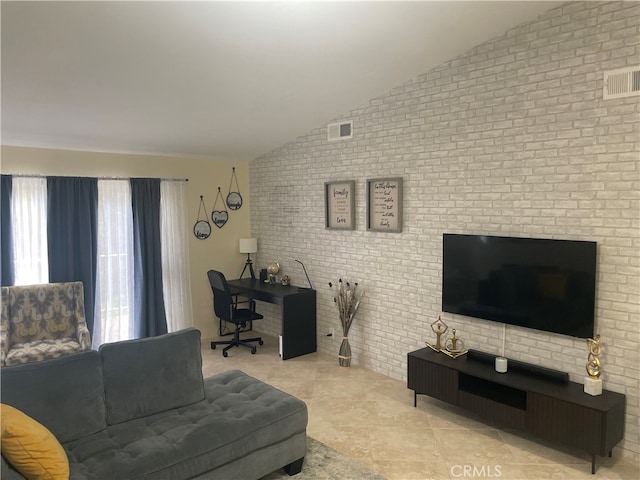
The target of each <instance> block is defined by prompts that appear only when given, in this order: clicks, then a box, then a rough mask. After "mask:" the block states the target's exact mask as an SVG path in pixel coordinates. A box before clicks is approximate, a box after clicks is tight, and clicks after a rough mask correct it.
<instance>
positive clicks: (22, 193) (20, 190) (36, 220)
mask: <svg viewBox="0 0 640 480" xmlns="http://www.w3.org/2000/svg"><path fill="white" fill-rule="evenodd" d="M11 220H12V221H11V223H12V229H13V238H14V253H13V255H14V262H15V263H14V265H15V284H16V285H34V284H37V283H47V282H48V281H49V262H48V252H47V179H46V178H44V177H17V176H14V177H13V192H12V195H11Z"/></svg>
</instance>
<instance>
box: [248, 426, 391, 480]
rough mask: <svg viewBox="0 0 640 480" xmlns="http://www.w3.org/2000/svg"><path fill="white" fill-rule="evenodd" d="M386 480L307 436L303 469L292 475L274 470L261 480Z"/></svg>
mask: <svg viewBox="0 0 640 480" xmlns="http://www.w3.org/2000/svg"><path fill="white" fill-rule="evenodd" d="M281 479H289V480H294V479H295V480H346V479H350V480H351V479H352V480H385V478H384V477H381V476H380V475H377V474H375V473H373V472H372V471H371V470H369V469H367V468H366V467H364V466H363V465H360V464H359V463H358V462H356V461H354V460H351V459H349V458H347V457H345V456H344V455H343V454H341V453H339V452H336V451H335V450H333V449H332V448H330V447H327V446H326V445H325V444H324V443H322V442H319V441H317V440H314V439H313V438H311V437H307V455H306V456H305V457H304V464H303V465H302V471H301V472H300V473H299V474H297V475H294V476H293V477H290V476H289V475H287V474H286V473H284V470H282V469H281V470H278V471H277V472H273V473H271V474H269V475H267V476H266V477H263V478H261V479H260V480H281Z"/></svg>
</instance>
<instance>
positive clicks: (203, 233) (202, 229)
mask: <svg viewBox="0 0 640 480" xmlns="http://www.w3.org/2000/svg"><path fill="white" fill-rule="evenodd" d="M203 210H204V220H200V214H201V213H202V211H203ZM208 217H209V214H208V213H207V207H205V205H204V197H203V196H202V195H200V206H199V207H198V216H197V217H196V223H195V225H194V226H193V234H194V235H195V236H196V238H197V239H199V240H205V239H207V238H209V235H211V224H210V223H209V219H208Z"/></svg>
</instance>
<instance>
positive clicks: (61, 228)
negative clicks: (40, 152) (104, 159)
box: [47, 177, 98, 333]
mask: <svg viewBox="0 0 640 480" xmlns="http://www.w3.org/2000/svg"><path fill="white" fill-rule="evenodd" d="M97 225H98V180H97V179H96V178H79V177H47V242H48V253H49V281H50V282H74V281H81V282H83V283H84V308H85V317H86V320H87V327H88V328H89V331H90V332H91V333H93V317H94V307H95V298H96V267H97V255H98V237H97V230H98V228H97Z"/></svg>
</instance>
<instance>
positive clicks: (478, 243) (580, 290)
mask: <svg viewBox="0 0 640 480" xmlns="http://www.w3.org/2000/svg"><path fill="white" fill-rule="evenodd" d="M595 290H596V242H587V241H573V240H550V239H539V238H515V237H495V236H486V235H458V234H449V233H446V234H444V236H443V247H442V310H443V311H445V312H450V313H455V314H459V315H465V316H469V317H475V318H483V319H486V320H492V321H496V322H501V323H506V324H511V325H519V326H521V327H527V328H533V329H537V330H544V331H547V332H554V333H560V334H564V335H570V336H573V337H579V338H592V337H593V333H594V324H595Z"/></svg>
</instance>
